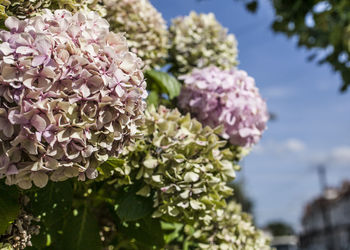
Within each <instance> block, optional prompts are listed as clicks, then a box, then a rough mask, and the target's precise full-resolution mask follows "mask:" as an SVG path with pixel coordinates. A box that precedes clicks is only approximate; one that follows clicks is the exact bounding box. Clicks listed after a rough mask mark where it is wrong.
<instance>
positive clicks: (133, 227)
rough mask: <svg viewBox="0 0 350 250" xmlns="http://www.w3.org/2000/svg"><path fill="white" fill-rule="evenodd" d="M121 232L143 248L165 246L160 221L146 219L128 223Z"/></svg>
mask: <svg viewBox="0 0 350 250" xmlns="http://www.w3.org/2000/svg"><path fill="white" fill-rule="evenodd" d="M121 230H122V231H123V233H125V234H126V235H128V237H130V238H132V239H135V240H136V242H137V244H138V245H140V246H142V247H143V249H144V248H146V246H149V247H154V246H156V247H157V249H159V248H162V247H163V246H164V244H165V242H164V237H163V231H162V228H161V226H160V221H159V220H157V219H152V218H151V217H146V218H144V219H142V220H139V221H137V222H128V223H127V226H122V227H121Z"/></svg>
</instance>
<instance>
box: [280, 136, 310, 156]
mask: <svg viewBox="0 0 350 250" xmlns="http://www.w3.org/2000/svg"><path fill="white" fill-rule="evenodd" d="M284 147H285V149H286V150H287V151H290V152H293V153H297V152H302V151H304V150H305V148H306V146H305V144H304V142H302V141H301V140H299V139H295V138H290V139H288V140H287V141H286V142H285V143H284Z"/></svg>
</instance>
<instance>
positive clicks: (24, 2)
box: [0, 0, 105, 20]
mask: <svg viewBox="0 0 350 250" xmlns="http://www.w3.org/2000/svg"><path fill="white" fill-rule="evenodd" d="M46 8H48V9H52V10H56V9H67V10H69V11H72V12H77V11H78V10H80V9H86V10H87V9H88V8H91V9H94V10H95V11H97V12H98V13H99V14H100V15H102V16H103V15H105V9H104V8H103V7H102V5H101V4H99V3H98V0H30V1H28V0H11V1H9V0H3V1H1V4H0V19H1V20H5V19H6V18H7V17H8V16H16V17H17V18H20V19H25V18H27V17H31V16H33V15H36V14H39V13H41V12H42V11H43V10H44V9H46Z"/></svg>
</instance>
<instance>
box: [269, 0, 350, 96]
mask: <svg viewBox="0 0 350 250" xmlns="http://www.w3.org/2000/svg"><path fill="white" fill-rule="evenodd" d="M273 6H274V9H275V20H274V22H273V25H272V28H273V30H274V31H275V32H278V33H283V34H285V35H287V36H288V37H297V39H298V46H302V47H306V48H307V49H310V50H312V51H313V54H311V56H310V57H309V59H310V60H313V59H314V58H316V57H317V55H318V54H321V53H322V55H325V56H324V57H323V58H321V59H320V60H319V63H321V64H322V63H327V64H329V65H331V66H332V68H333V69H334V70H335V71H336V72H339V73H340V74H341V76H342V78H343V85H342V87H341V90H342V91H345V90H346V89H347V88H348V86H349V85H350V68H349V65H350V48H349V45H350V39H349V38H350V36H349V31H350V26H349V25H350V1H348V0H338V1H330V0H327V1H323V0H314V1H304V0H295V1H289V0H274V1H273ZM310 20H313V22H314V24H312V23H310Z"/></svg>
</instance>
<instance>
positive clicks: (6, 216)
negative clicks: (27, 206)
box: [0, 183, 20, 235]
mask: <svg viewBox="0 0 350 250" xmlns="http://www.w3.org/2000/svg"><path fill="white" fill-rule="evenodd" d="M19 212H20V206H19V193H18V192H17V189H16V188H15V187H10V188H9V187H6V186H4V185H3V184H2V183H0V215H1V216H0V235H1V234H3V233H4V232H5V231H6V229H7V227H8V226H9V225H10V224H11V223H12V222H13V221H14V220H15V219H16V218H17V216H18V214H19Z"/></svg>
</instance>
